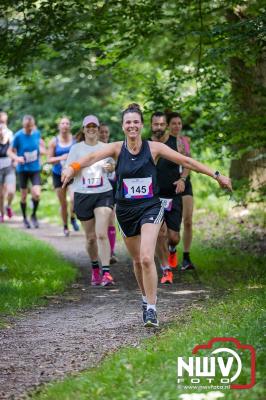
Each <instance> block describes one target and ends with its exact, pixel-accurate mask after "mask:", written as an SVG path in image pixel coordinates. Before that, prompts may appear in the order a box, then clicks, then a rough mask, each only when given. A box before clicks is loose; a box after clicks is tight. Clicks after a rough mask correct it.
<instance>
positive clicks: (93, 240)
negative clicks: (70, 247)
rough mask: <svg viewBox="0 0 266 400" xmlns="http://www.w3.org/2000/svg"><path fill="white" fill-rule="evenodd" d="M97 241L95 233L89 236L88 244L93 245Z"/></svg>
mask: <svg viewBox="0 0 266 400" xmlns="http://www.w3.org/2000/svg"><path fill="white" fill-rule="evenodd" d="M96 243H97V238H96V236H95V235H90V236H87V246H88V247H91V246H93V245H95V244H96Z"/></svg>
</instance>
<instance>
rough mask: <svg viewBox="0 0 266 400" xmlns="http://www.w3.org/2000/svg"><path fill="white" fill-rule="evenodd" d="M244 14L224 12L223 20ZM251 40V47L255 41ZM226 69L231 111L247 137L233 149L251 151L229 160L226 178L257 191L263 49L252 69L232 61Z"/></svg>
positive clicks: (265, 107)
mask: <svg viewBox="0 0 266 400" xmlns="http://www.w3.org/2000/svg"><path fill="white" fill-rule="evenodd" d="M244 13H245V10H244V12H243V9H241V10H239V9H238V10H234V11H233V10H230V11H228V12H227V20H228V22H230V23H231V24H233V23H237V22H239V21H240V20H244V19H248V16H247V14H246V15H245V14H244ZM252 40H253V41H254V44H255V42H256V40H257V38H253V39H252ZM256 44H257V43H256ZM230 68H231V85H232V97H233V102H234V109H235V111H236V115H240V116H241V120H240V121H239V127H240V129H241V128H242V127H243V126H244V129H246V130H247V131H248V132H247V133H245V134H248V137H249V140H248V141H247V140H245V139H244V138H243V141H244V144H239V145H237V146H236V147H235V148H234V150H236V151H239V150H244V149H245V148H247V143H248V144H249V147H252V150H249V151H248V152H243V153H242V155H241V157H240V158H236V159H234V160H232V162H231V167H230V176H231V178H233V179H236V180H241V179H247V180H249V181H250V183H251V188H252V189H255V190H258V189H261V187H262V186H264V185H265V183H266V170H265V165H266V154H265V153H266V152H265V147H264V146H263V144H262V121H263V120H264V118H265V114H266V96H265V93H266V53H265V48H263V45H261V51H260V52H259V53H258V55H257V59H256V63H255V65H253V66H247V65H246V63H245V60H243V59H241V58H237V57H233V58H231V60H230ZM249 121H252V122H251V123H249ZM250 145H251V146H250ZM263 147H264V148H263Z"/></svg>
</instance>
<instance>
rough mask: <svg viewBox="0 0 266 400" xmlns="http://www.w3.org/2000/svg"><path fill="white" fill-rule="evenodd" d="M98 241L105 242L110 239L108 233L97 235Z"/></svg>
mask: <svg viewBox="0 0 266 400" xmlns="http://www.w3.org/2000/svg"><path fill="white" fill-rule="evenodd" d="M96 236H97V240H99V241H104V240H107V239H108V236H107V233H102V232H101V233H96Z"/></svg>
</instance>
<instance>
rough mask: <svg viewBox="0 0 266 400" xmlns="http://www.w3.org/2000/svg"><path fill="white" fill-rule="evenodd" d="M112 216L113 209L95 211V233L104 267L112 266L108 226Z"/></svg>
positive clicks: (97, 209)
mask: <svg viewBox="0 0 266 400" xmlns="http://www.w3.org/2000/svg"><path fill="white" fill-rule="evenodd" d="M111 214H112V209H111V208H109V207H97V208H95V209H94V215H95V233H96V237H97V243H98V248H99V257H100V259H101V262H102V265H103V266H107V265H109V264H110V256H111V250H110V244H109V240H108V224H109V218H110V215H111Z"/></svg>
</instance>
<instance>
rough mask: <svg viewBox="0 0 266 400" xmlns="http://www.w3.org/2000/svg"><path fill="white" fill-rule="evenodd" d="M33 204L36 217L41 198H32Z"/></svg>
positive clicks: (33, 215) (33, 212) (33, 213)
mask: <svg viewBox="0 0 266 400" xmlns="http://www.w3.org/2000/svg"><path fill="white" fill-rule="evenodd" d="M32 204H33V210H32V214H31V215H32V217H36V211H37V208H38V205H39V200H34V199H32Z"/></svg>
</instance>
